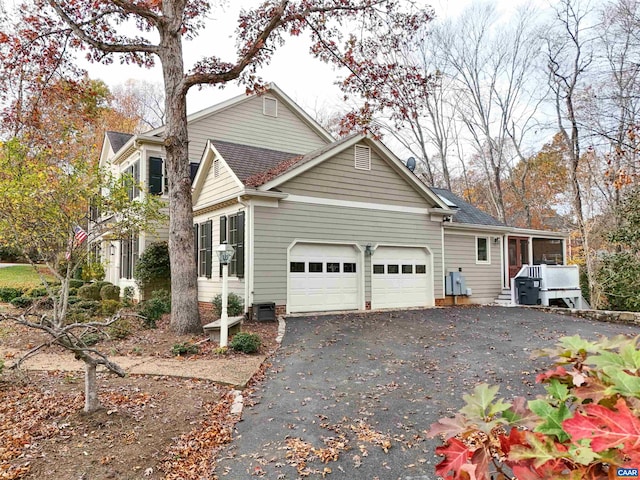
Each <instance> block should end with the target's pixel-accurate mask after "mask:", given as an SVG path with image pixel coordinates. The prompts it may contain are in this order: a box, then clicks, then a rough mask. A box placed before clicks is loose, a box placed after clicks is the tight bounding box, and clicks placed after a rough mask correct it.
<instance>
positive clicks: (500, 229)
mask: <svg viewBox="0 0 640 480" xmlns="http://www.w3.org/2000/svg"><path fill="white" fill-rule="evenodd" d="M443 225H444V229H445V233H446V232H447V231H449V230H450V231H454V230H463V231H469V230H472V231H474V232H496V233H504V234H509V233H511V232H513V227H507V226H500V225H480V224H475V223H450V222H443Z"/></svg>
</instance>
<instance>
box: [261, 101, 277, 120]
mask: <svg viewBox="0 0 640 480" xmlns="http://www.w3.org/2000/svg"><path fill="white" fill-rule="evenodd" d="M262 113H263V114H264V115H266V116H267V117H277V116H278V100H277V99H275V98H273V97H262Z"/></svg>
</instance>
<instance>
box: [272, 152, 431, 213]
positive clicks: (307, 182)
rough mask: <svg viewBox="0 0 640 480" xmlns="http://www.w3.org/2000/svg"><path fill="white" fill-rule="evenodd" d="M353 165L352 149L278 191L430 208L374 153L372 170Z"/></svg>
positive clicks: (284, 185) (309, 171)
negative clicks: (359, 168) (360, 168)
mask: <svg viewBox="0 0 640 480" xmlns="http://www.w3.org/2000/svg"><path fill="white" fill-rule="evenodd" d="M354 161H355V159H354V148H353V147H349V148H347V149H346V150H344V151H343V152H341V153H339V154H338V155H336V156H335V157H333V158H331V159H329V160H326V161H324V162H322V163H321V164H319V165H317V166H315V167H313V168H311V169H310V170H308V171H307V172H305V173H303V174H301V175H298V176H297V177H295V178H293V179H291V180H289V181H288V182H286V183H284V184H282V185H281V186H280V187H278V188H279V189H281V190H282V191H283V192H286V193H290V194H294V195H305V196H314V197H323V198H336V199H340V200H349V201H356V202H369V203H386V204H392V205H402V206H410V207H428V206H429V204H427V203H426V202H427V200H425V198H424V197H423V196H422V195H421V194H419V193H418V192H417V191H416V190H415V189H414V188H413V187H412V186H411V185H410V184H409V183H408V182H407V181H406V180H405V179H403V178H402V177H401V176H400V175H398V173H397V172H396V171H395V170H393V169H392V168H391V167H390V166H389V165H388V164H387V163H386V162H385V161H384V160H382V158H380V156H379V155H378V154H377V153H376V152H375V151H373V150H372V151H371V170H358V169H356V168H355V167H354Z"/></svg>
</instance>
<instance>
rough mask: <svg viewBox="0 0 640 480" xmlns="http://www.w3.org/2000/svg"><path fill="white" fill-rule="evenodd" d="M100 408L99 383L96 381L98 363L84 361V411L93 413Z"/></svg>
mask: <svg viewBox="0 0 640 480" xmlns="http://www.w3.org/2000/svg"><path fill="white" fill-rule="evenodd" d="M99 409H100V401H99V400H98V384H97V381H96V364H95V363H92V362H87V361H85V363H84V411H85V413H93V412H95V411H97V410H99Z"/></svg>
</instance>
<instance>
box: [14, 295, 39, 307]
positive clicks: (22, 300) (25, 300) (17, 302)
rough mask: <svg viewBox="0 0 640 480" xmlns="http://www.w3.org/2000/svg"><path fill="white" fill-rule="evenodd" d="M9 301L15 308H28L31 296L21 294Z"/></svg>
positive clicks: (31, 302) (30, 303) (31, 299)
mask: <svg viewBox="0 0 640 480" xmlns="http://www.w3.org/2000/svg"><path fill="white" fill-rule="evenodd" d="M9 303H11V305H13V306H14V307H16V308H28V307H30V306H31V305H33V298H31V297H29V296H26V295H22V296H20V297H16V298H14V299H13V300H11V302H9Z"/></svg>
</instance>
